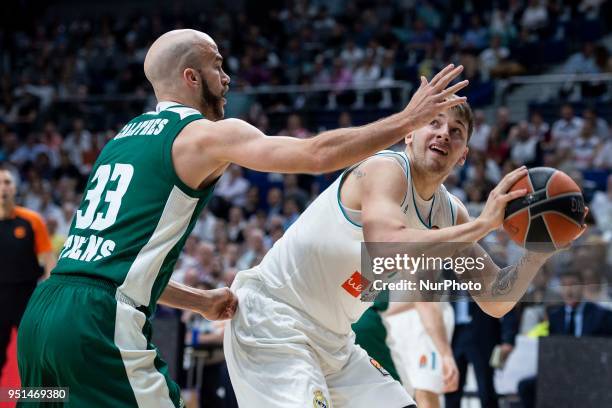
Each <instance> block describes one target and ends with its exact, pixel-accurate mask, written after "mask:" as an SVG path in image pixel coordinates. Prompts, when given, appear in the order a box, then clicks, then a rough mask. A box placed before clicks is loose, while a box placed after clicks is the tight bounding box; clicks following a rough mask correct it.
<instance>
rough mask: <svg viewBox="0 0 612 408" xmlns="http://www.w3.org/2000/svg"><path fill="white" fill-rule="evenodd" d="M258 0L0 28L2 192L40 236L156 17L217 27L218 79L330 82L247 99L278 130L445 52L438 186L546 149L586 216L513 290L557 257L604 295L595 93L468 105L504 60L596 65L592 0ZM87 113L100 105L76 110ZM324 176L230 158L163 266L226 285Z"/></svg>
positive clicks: (437, 61)
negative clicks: (452, 162) (578, 194)
mask: <svg viewBox="0 0 612 408" xmlns="http://www.w3.org/2000/svg"><path fill="white" fill-rule="evenodd" d="M259 3H260V2H245V4H244V7H243V8H242V9H240V10H239V11H236V12H233V11H232V10H228V9H224V8H222V7H218V8H214V10H210V11H207V12H204V11H203V12H193V10H191V9H189V10H187V9H185V10H182V9H181V7H180V6H177V7H175V8H174V10H173V13H170V14H155V13H150V12H149V13H133V14H130V13H127V14H123V15H120V14H114V15H112V16H103V17H101V18H99V17H96V18H88V17H80V18H75V19H69V20H66V19H62V18H49V17H44V18H43V17H40V18H39V19H35V20H32V21H30V22H29V23H30V25H29V27H28V28H24V29H23V30H4V29H0V44H1V46H0V92H1V95H0V162H4V163H7V164H8V165H9V167H11V168H12V169H13V170H14V173H15V176H16V179H17V181H18V200H19V202H20V204H22V205H24V206H25V207H27V208H30V209H33V210H35V211H38V212H40V213H41V214H42V215H43V216H44V217H45V219H46V221H47V225H48V229H49V231H50V234H51V236H52V242H53V246H54V248H55V250H56V251H58V252H59V251H60V250H61V248H62V245H63V242H64V240H65V238H66V236H67V235H68V230H69V228H70V224H71V221H72V217H73V214H74V212H75V209H76V206H77V205H78V203H79V202H80V199H81V194H82V191H83V188H84V186H85V183H86V181H87V177H88V175H89V172H90V170H91V167H92V165H93V163H94V162H95V159H96V157H97V155H98V154H99V152H100V151H101V149H102V148H103V147H104V145H105V143H106V142H107V141H108V140H110V139H111V138H113V137H114V135H115V134H116V132H117V130H118V129H119V128H120V127H121V126H122V125H123V124H124V123H125V122H126V121H127V120H129V119H130V118H131V117H132V116H135V115H136V114H138V113H140V112H143V111H145V110H147V108H150V105H151V102H150V101H151V99H150V98H151V92H150V88H149V85H148V83H146V80H145V78H144V75H143V72H142V63H143V60H144V55H145V53H146V50H147V48H148V46H149V45H150V43H151V42H152V41H153V40H154V39H155V38H156V37H158V36H159V35H161V34H162V33H164V32H165V31H167V30H169V29H172V28H176V27H193V28H196V29H202V30H204V31H206V32H208V33H209V34H211V36H212V37H213V38H214V39H215V40H216V42H217V43H218V45H219V48H220V51H221V53H222V54H223V55H224V56H225V62H224V63H225V65H226V70H227V71H228V73H229V74H230V75H231V77H232V85H231V86H232V88H234V89H238V90H243V89H250V88H253V87H258V86H262V85H326V86H329V89H330V91H327V92H326V93H325V95H323V96H318V97H316V98H314V99H313V98H307V97H304V96H303V95H302V96H300V95H297V96H288V95H287V94H276V95H275V94H267V95H260V96H258V97H257V98H256V100H255V103H249V106H248V109H247V111H248V113H247V114H246V115H245V117H244V119H246V120H248V121H249V122H250V123H252V124H253V125H254V126H257V127H258V128H259V129H261V130H262V131H263V132H265V133H267V134H283V135H289V136H293V137H296V138H308V137H311V136H312V135H313V134H314V133H316V132H317V131H318V130H320V129H321V128H322V125H321V124H320V123H317V122H316V120H314V121H313V120H310V121H306V120H304V116H303V115H301V114H300V113H296V112H299V110H300V109H308V108H309V107H313V106H317V107H320V106H326V107H327V108H328V109H330V110H331V112H332V113H333V115H334V118H335V119H334V120H335V121H336V123H335V124H336V125H337V126H341V127H345V126H350V125H352V124H354V123H361V122H362V121H361V120H357V118H354V117H353V115H354V113H353V112H352V111H351V108H354V107H362V104H363V103H365V104H368V103H373V104H374V105H376V106H378V107H382V108H391V109H398V108H399V106H398V104H397V98H396V96H397V95H395V94H385V93H384V92H382V93H380V92H379V93H376V92H372V93H369V94H366V95H365V97H364V100H363V101H362V100H360V99H359V96H358V95H356V94H355V93H352V92H350V91H349V90H348V88H349V87H351V86H354V85H358V86H361V85H363V86H384V85H385V84H389V83H391V82H392V81H395V80H402V81H408V82H410V83H416V82H417V81H418V78H419V76H420V75H425V76H426V77H431V76H432V74H433V73H435V72H436V71H437V70H438V69H440V68H441V67H442V66H443V65H445V64H446V63H448V62H454V63H461V64H463V65H464V66H465V72H464V74H465V75H464V76H465V77H467V78H468V79H470V88H469V91H468V92H469V93H468V97H469V100H470V102H471V103H472V104H473V105H474V106H475V107H476V108H477V109H476V110H475V121H476V123H475V129H474V134H473V136H472V138H471V140H470V143H469V147H470V153H469V158H468V161H467V163H466V165H465V166H463V167H461V168H458V169H457V171H456V172H455V173H454V174H452V175H451V176H450V177H449V179H448V180H447V182H446V186H447V188H448V189H449V190H450V191H451V192H452V193H453V194H455V195H456V196H457V197H458V198H459V199H461V200H462V201H463V202H464V203H466V204H467V208H468V210H469V212H470V214H471V215H472V216H477V215H478V214H479V213H480V210H481V209H482V206H483V205H484V202H485V200H486V198H487V196H488V194H489V192H490V190H491V189H492V188H493V187H494V186H495V185H496V183H497V182H498V181H499V180H500V179H501V178H502V177H503V175H504V174H506V173H507V172H509V171H511V170H512V169H514V168H516V167H517V166H520V165H523V164H525V165H527V166H529V167H534V166H551V167H555V168H558V169H561V170H563V171H565V172H566V173H568V174H569V175H570V176H571V177H572V178H573V179H574V180H575V181H577V183H578V184H579V185H580V186H581V187H582V189H583V191H584V194H585V197H586V199H587V202H588V203H589V205H590V213H589V217H588V219H587V221H588V223H589V224H590V228H589V230H588V232H587V233H586V234H585V235H584V236H583V237H581V242H580V243H581V244H583V245H579V246H577V248H575V249H572V250H571V251H568V253H567V254H566V255H565V256H561V257H558V258H556V260H555V261H554V262H551V263H550V264H549V265H547V267H546V268H545V271H544V272H543V273H541V274H539V275H538V278H537V279H536V280H535V281H534V284H533V285H532V288H531V289H530V291H529V293H528V295H527V299H528V300H529V301H531V302H535V303H538V302H539V303H542V302H547V301H548V300H551V299H553V300H561V299H562V297H561V295H560V292H559V290H558V289H559V282H560V278H559V271H561V270H568V269H570V270H572V271H575V272H578V275H579V277H578V278H576V279H579V282H582V283H584V284H585V285H586V286H585V290H584V292H583V293H581V296H583V297H584V299H587V300H589V301H592V302H596V303H602V304H604V305H609V304H610V303H606V302H608V301H609V299H610V292H609V290H608V287H607V282H610V281H612V273H611V272H610V265H612V250H610V245H611V243H612V176H610V175H609V174H610V170H612V134H611V129H610V124H609V123H607V121H606V120H605V118H604V117H602V116H603V115H602V114H601V113H600V112H599V111H598V109H599V105H596V104H593V105H590V106H586V107H583V106H580V107H576V106H572V105H570V104H562V105H561V106H560V109H559V111H558V114H557V115H556V117H554V118H550V117H545V115H543V114H541V113H540V112H539V111H537V110H534V109H532V110H531V111H530V113H529V116H528V117H525V118H522V120H520V121H518V122H516V121H513V120H511V115H510V107H507V106H501V107H498V108H497V110H496V112H495V114H494V115H493V116H494V117H493V118H490V117H489V120H488V119H487V115H486V114H485V111H484V110H480V109H478V107H479V106H482V105H486V104H488V103H490V102H491V101H492V96H493V92H494V87H493V85H492V84H493V82H494V81H497V80H500V79H503V78H506V77H509V76H513V75H521V74H534V73H540V72H543V71H544V70H545V69H546V68H547V67H549V66H551V65H552V64H559V63H561V62H563V61H565V62H564V63H563V72H565V73H604V72H610V71H611V64H610V57H609V51H608V49H607V48H606V47H605V46H603V45H601V44H599V43H598V40H599V39H600V38H601V37H602V36H603V35H604V34H606V33H607V32H608V31H609V27H610V26H611V25H610V24H609V17H608V16H610V15H612V13H611V10H610V2H604V1H601V0H582V1H579V0H576V1H571V2H567V1H560V0H549V1H543V0H542V1H538V0H529V1H519V0H508V1H496V2H489V1H480V0H471V1H469V0H447V1H442V0H439V1H435V0H430V1H427V0H400V1H391V0H377V1H356V2H355V1H348V0H346V1H342V0H338V1H332V2H323V1H311V2H307V1H302V0H300V1H269V2H265V3H266V7H264V6H262V5H261V4H259ZM606 92H609V90H607V88H606V86H603V88H602V86H600V85H595V86H590V87H586V88H585V89H583V95H584V96H587V97H589V98H595V99H593V100H596V98H598V97H600V98H601V97H602V96H604V95H605V94H606ZM119 94H121V95H129V96H131V97H136V98H137V99H138V98H140V99H139V100H140V102H138V103H136V104H132V103H131V102H125V103H123V102H122V103H118V104H116V105H113V104H106V105H100V104H96V103H94V102H90V101H89V100H88V98H96V97H105V96H107V97H116V96H117V95H119ZM71 98H72V100H73V101H74V100H76V107H75V105H71V107H70V109H68V108H66V105H62V103H63V102H64V101H66V100H68V99H71ZM604 100H605V98H604ZM143 101H144V102H143ZM251 102H252V101H251ZM230 103H231V100H230ZM309 104H310V105H309ZM147 105H149V106H147ZM278 111H282V112H285V113H287V115H286V120H284V126H276V127H275V126H272V125H271V124H270V115H271V114H273V112H278ZM101 115H102V117H103V119H102V120H99V119H97V120H92V118H94V117H96V118H99V117H100V116H101ZM393 148H394V149H403V148H404V145H402V144H400V145H396V146H394V147H393ZM336 176H337V174H326V175H318V176H309V175H280V174H261V173H256V172H253V171H249V170H246V169H242V168H240V167H238V166H235V165H233V166H231V167H230V168H229V169H228V171H227V172H226V174H225V175H224V176H223V177H222V178H221V179H220V181H219V182H218V184H217V187H216V189H215V196H214V198H213V200H212V201H211V203H210V205H209V206H208V208H207V209H205V210H204V212H203V213H202V215H201V217H200V219H199V220H198V222H197V224H196V226H195V228H194V230H193V233H192V234H191V236H190V237H189V238H188V240H187V243H186V246H185V249H184V251H183V253H182V254H181V257H180V259H179V262H178V263H177V266H176V270H175V273H174V276H173V278H174V279H176V280H178V281H180V282H184V283H186V284H188V285H191V286H198V287H202V288H214V287H219V286H228V285H230V284H231V282H232V280H233V278H234V276H235V274H236V273H238V271H240V270H245V269H248V268H250V267H252V266H254V265H256V264H258V263H259V262H260V261H261V259H262V257H263V256H264V255H265V254H266V252H267V251H268V250H269V249H270V248H271V246H272V245H273V244H274V242H276V241H277V240H278V239H279V238H280V237H282V235H283V233H284V231H286V229H287V228H289V226H290V225H291V224H292V223H293V222H294V221H295V220H296V218H297V217H298V216H299V214H300V213H301V212H302V211H303V210H304V209H305V208H306V207H307V205H308V204H309V203H310V202H311V201H312V200H313V199H314V198H315V197H316V196H317V195H318V193H319V192H321V191H322V190H323V189H325V188H326V187H327V186H328V185H329V184H331V182H333V180H334V178H335V177H336ZM487 241H488V244H489V245H491V248H497V250H495V251H494V256H495V257H496V260H497V261H498V262H499V263H500V264H509V263H512V262H514V261H516V260H517V259H518V258H519V257H520V255H521V251H522V249H521V248H519V247H518V246H517V245H516V244H514V243H513V242H512V241H510V240H509V239H508V238H507V236H506V235H505V234H503V233H494V234H492V235H491V236H490V237H488V238H487ZM500 248H501V249H500ZM585 265H601V267H599V266H598V267H597V268H592V267H586V268H585V267H584V266H585ZM538 310H539V309H538ZM525 316H526V317H525ZM523 317H524V318H526V319H527V320H526V321H523V322H522V323H521V325H522V328H521V330H520V332H521V333H528V332H529V331H530V330H532V329H533V328H534V327H536V326H537V325H538V324H539V323H540V322H541V321H542V319H543V318H544V315H543V312H542V311H541V310H540V312H538V313H536V314H535V315H534V314H533V313H531V314H529V313H527V314H525V313H523ZM184 318H185V320H186V321H187V320H190V321H193V320H195V323H194V325H196V326H197V325H199V326H200V327H201V332H202V334H203V336H204V337H201V339H207V337H206V335H207V334H211V336H212V337H210V341H211V342H217V343H218V342H219V341H220V337H219V336H218V334H219V331H218V328H217V327H215V326H213V325H210V324H208V322H205V321H201V320H198V319H197V317H195V316H191V315H186V316H185V317H184ZM192 323H193V322H192ZM215 333H216V334H215ZM205 341H208V340H205Z"/></svg>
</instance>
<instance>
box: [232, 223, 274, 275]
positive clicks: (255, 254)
mask: <svg viewBox="0 0 612 408" xmlns="http://www.w3.org/2000/svg"><path fill="white" fill-rule="evenodd" d="M246 242H247V246H246V251H245V252H244V254H243V255H242V256H241V257H240V258H239V259H238V262H237V263H236V268H237V269H238V270H245V269H249V268H251V267H253V266H255V265H257V264H258V263H259V261H260V260H261V259H262V258H263V256H264V255H265V254H266V252H267V251H268V248H267V247H266V245H265V244H264V233H263V231H262V230H260V229H258V228H255V229H251V230H250V231H249V233H248V236H247V239H246Z"/></svg>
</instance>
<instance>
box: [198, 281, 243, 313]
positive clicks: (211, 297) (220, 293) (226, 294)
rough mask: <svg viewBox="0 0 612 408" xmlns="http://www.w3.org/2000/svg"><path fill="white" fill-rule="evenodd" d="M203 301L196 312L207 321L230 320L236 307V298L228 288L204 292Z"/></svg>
mask: <svg viewBox="0 0 612 408" xmlns="http://www.w3.org/2000/svg"><path fill="white" fill-rule="evenodd" d="M204 294H205V296H206V297H205V299H204V301H203V302H202V307H201V309H200V310H198V312H199V313H200V314H201V315H202V316H204V317H205V318H206V319H208V320H226V319H231V318H232V317H233V316H234V313H236V308H237V307H238V298H237V297H236V295H234V293H233V292H232V291H231V290H230V289H229V288H220V289H211V290H207V291H205V292H204Z"/></svg>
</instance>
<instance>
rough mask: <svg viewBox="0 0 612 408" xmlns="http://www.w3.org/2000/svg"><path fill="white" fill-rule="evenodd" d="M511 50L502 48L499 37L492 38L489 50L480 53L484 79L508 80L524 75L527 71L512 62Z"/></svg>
mask: <svg viewBox="0 0 612 408" xmlns="http://www.w3.org/2000/svg"><path fill="white" fill-rule="evenodd" d="M509 57H510V50H509V49H508V48H507V47H504V46H502V43H501V38H500V37H499V36H493V37H491V42H490V44H489V48H487V49H485V50H484V51H483V52H481V53H480V56H479V59H480V64H481V72H482V74H483V76H484V79H488V78H489V77H493V78H506V77H509V76H515V75H520V74H522V73H523V72H524V71H525V69H524V68H523V67H522V66H521V65H520V64H518V63H517V62H514V61H511V60H510V59H509Z"/></svg>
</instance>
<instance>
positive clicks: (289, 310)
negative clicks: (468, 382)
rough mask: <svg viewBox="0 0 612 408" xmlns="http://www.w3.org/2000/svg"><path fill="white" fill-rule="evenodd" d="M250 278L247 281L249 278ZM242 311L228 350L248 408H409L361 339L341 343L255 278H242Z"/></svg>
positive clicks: (231, 328)
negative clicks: (358, 342) (355, 341)
mask: <svg viewBox="0 0 612 408" xmlns="http://www.w3.org/2000/svg"><path fill="white" fill-rule="evenodd" d="M241 275H242V276H241ZM232 290H234V292H235V293H236V295H237V296H238V300H239V304H238V310H237V312H236V315H235V316H234V318H233V319H232V320H231V321H230V322H228V324H227V326H226V329H225V336H224V341H223V347H224V351H225V359H226V362H227V368H228V371H229V374H230V378H231V380H232V386H233V388H234V392H235V393H236V398H237V400H238V404H239V405H240V406H241V407H246V408H293V407H295V408H304V407H314V408H330V407H333V408H343V407H346V408H348V407H350V408H371V407H386V408H403V407H411V406H413V405H414V404H415V403H414V401H413V400H412V398H411V397H410V396H409V395H408V392H407V391H406V390H405V389H404V388H403V387H402V386H401V385H400V383H398V382H397V381H395V380H393V378H392V377H391V376H390V375H389V373H387V372H386V371H385V370H384V369H382V368H381V367H380V366H378V367H377V365H376V364H375V362H372V361H373V360H371V359H370V357H369V356H368V355H367V353H366V352H365V351H364V350H363V349H362V348H361V347H359V346H357V345H355V343H354V336H341V335H339V334H336V333H333V332H331V331H329V330H327V329H325V328H323V327H322V326H320V325H318V324H317V323H316V322H315V321H313V319H312V318H309V317H308V316H307V315H305V314H304V313H303V312H301V311H299V310H297V309H296V308H294V307H291V306H289V305H288V304H286V303H284V302H281V301H279V300H276V299H274V298H273V297H271V296H270V295H269V294H268V293H267V292H266V289H265V286H264V284H263V283H262V282H261V281H260V280H259V279H258V278H257V277H256V273H254V271H252V270H249V271H243V272H240V273H238V276H237V278H236V280H235V281H234V284H233V285H232Z"/></svg>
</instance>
